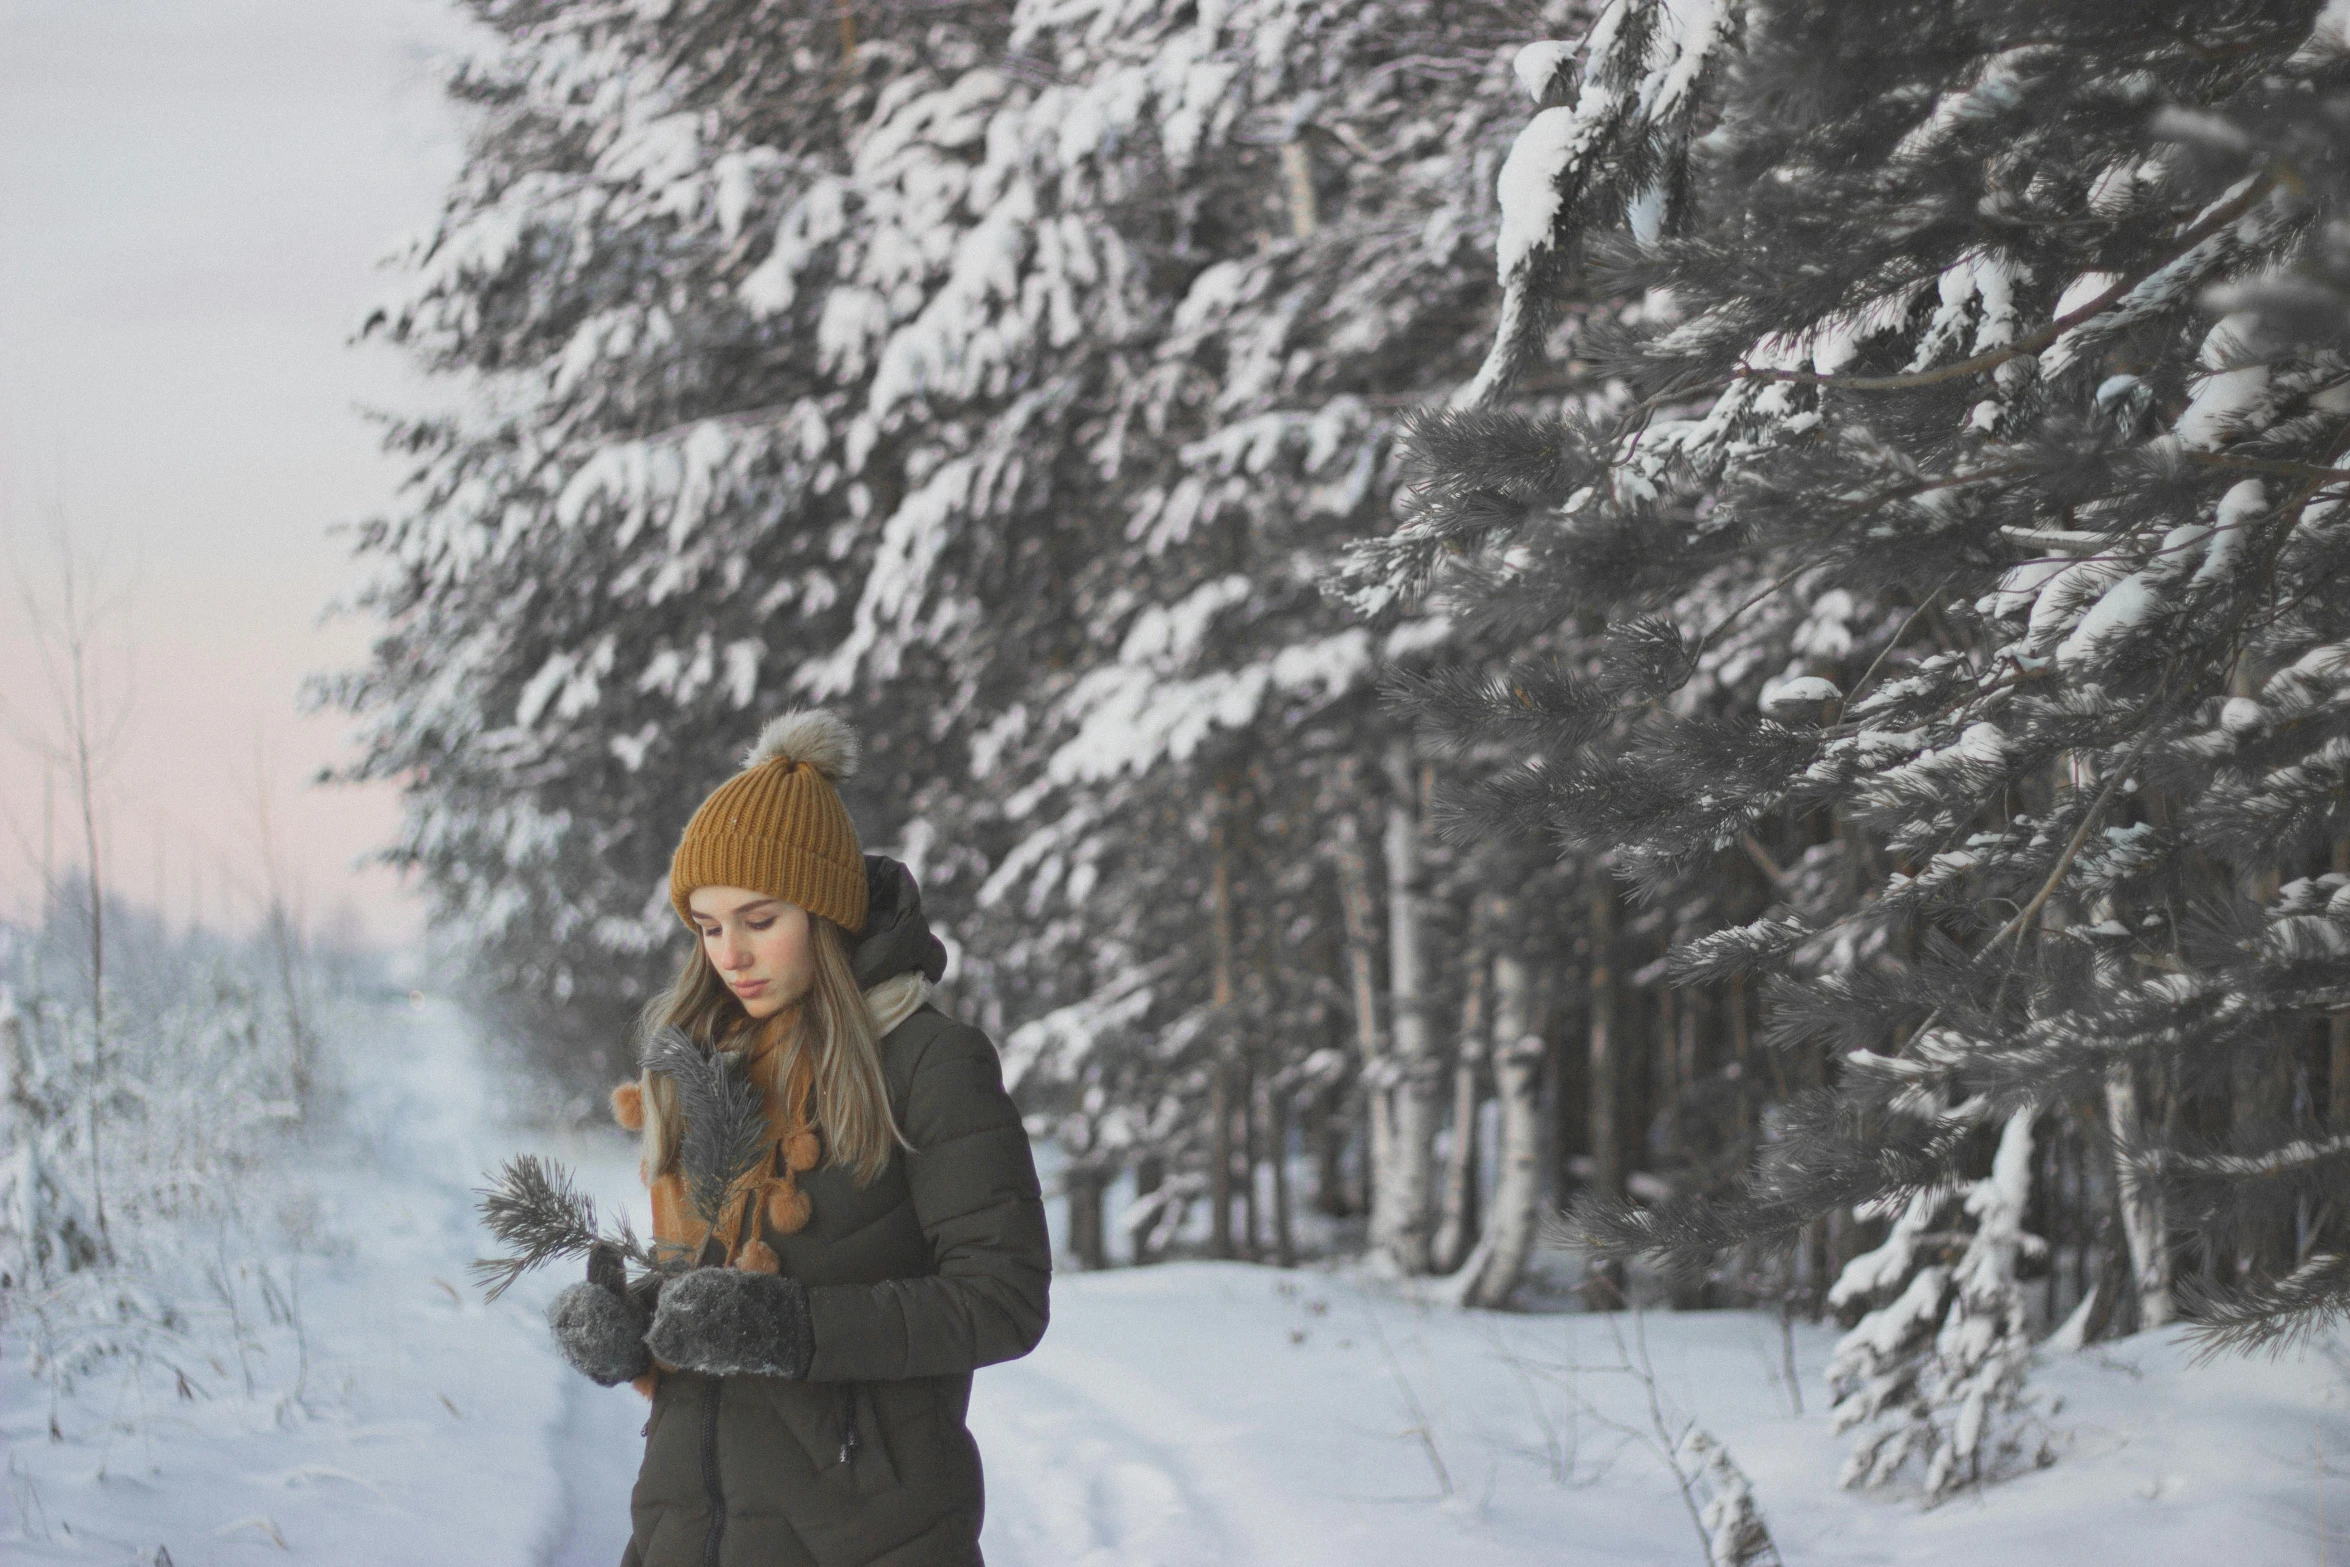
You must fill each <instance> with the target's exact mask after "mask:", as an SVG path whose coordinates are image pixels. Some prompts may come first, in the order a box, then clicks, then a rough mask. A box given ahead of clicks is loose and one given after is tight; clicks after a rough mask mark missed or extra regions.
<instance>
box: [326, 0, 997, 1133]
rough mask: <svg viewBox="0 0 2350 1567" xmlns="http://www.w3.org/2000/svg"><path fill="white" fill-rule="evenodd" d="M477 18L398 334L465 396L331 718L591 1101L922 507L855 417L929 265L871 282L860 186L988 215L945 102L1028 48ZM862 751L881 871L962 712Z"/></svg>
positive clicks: (941, 30)
mask: <svg viewBox="0 0 2350 1567" xmlns="http://www.w3.org/2000/svg"><path fill="white" fill-rule="evenodd" d="M471 9H472V10H473V12H474V14H475V15H476V16H477V17H478V18H479V19H480V20H481V21H482V22H484V23H485V24H487V26H488V27H489V28H490V29H491V30H492V31H493V33H494V35H495V37H496V39H497V40H498V43H497V44H496V46H495V47H494V48H493V49H492V50H491V51H490V52H488V53H486V54H485V55H484V56H483V57H482V58H478V59H475V60H472V61H470V62H467V63H466V64H465V65H464V66H463V67H462V68H461V69H460V70H459V71H458V72H457V73H456V74H455V76H454V77H453V79H452V82H451V91H452V93H453V95H454V96H455V97H456V98H457V99H458V100H459V101H460V102H461V103H465V104H470V105H472V106H473V107H474V108H475V109H476V111H477V114H478V125H477V129H476V132H475V135H474V141H473V145H472V149H471V154H470V158H469V161H468V164H467V167H466V169H465V171H464V173H463V175H462V176H461V178H460V180H459V181H458V184H457V186H456V188H455V189H454V190H453V191H452V193H451V196H450V199H449V202H448V207H447V211H446V212H445V214H444V216H443V218H442V219H441V221H440V223H439V224H438V226H437V227H436V229H435V230H434V231H433V232H432V233H431V234H429V235H427V236H425V237H424V238H422V239H420V240H419V241H418V242H416V244H415V245H414V246H413V247H412V248H411V250H410V252H409V255H408V257H407V258H406V267H405V275H404V276H403V278H402V280H401V285H400V287H399V289H398V291H397V292H396V294H395V295H394V297H393V298H391V299H390V300H388V301H387V302H386V303H385V304H384V305H383V306H382V307H381V308H380V309H379V310H378V311H377V312H376V313H375V314H374V316H373V317H372V318H371V320H370V323H369V325H370V328H371V330H376V331H380V332H381V333H382V335H384V336H385V337H387V338H388V339H389V340H391V341H392V342H394V343H396V344H398V345H400V346H401V347H403V348H405V349H406V350H407V351H408V352H410V353H411V354H413V355H414V356H416V357H417V358H418V359H419V360H420V361H421V362H422V363H423V364H425V365H426V366H427V367H428V368H430V369H432V370H434V371H436V372H439V373H441V374H443V375H445V376H448V377H450V378H451V379H453V380H456V381H459V382H461V383H462V386H463V392H464V395H463V397H462V398H454V399H452V401H453V402H456V403H457V405H458V406H457V411H454V412H451V413H448V414H446V415H441V416H435V417H424V418H413V419H405V420H400V421H396V422H394V423H393V424H392V425H391V427H390V434H389V443H390V445H391V447H392V449H393V450H395V451H397V452H399V453H402V454H404V455H405V456H407V457H408V458H409V459H410V460H411V462H412V464H413V467H412V471H411V477H410V480H409V483H408V487H407V495H406V505H405V506H404V508H403V509H402V510H400V511H399V512H397V513H395V514H393V515H390V516H387V517H384V518H380V519H377V520H374V521H372V522H370V523H368V524H367V525H366V526H365V527H364V528H363V529H362V531H361V533H360V535H359V553H360V555H361V556H362V558H363V559H364V560H366V561H368V562H369V563H370V564H371V565H372V566H373V567H374V577H373V580H372V582H371V583H370V585H369V586H368V587H367V588H366V589H365V590H364V591H363V592H362V593H361V594H360V596H359V603H360V607H361V608H363V609H364V610H366V611H368V612H371V613H372V614H373V615H375V616H377V617H379V618H380V619H381V621H382V622H383V624H384V630H383V634H382V636H381V638H380V639H379V641H378V643H377V645H376V648H375V652H374V657H373V659H372V662H371V664H370V666H369V667H368V668H366V669H364V670H362V671H359V672H356V673H354V674H351V675H348V676H345V677H343V678H341V679H339V680H337V681H334V682H331V683H329V685H328V686H327V688H326V694H327V695H328V696H329V697H330V698H331V699H332V700H334V701H336V702H338V703H340V704H341V705H343V706H345V707H347V708H348V709H350V710H352V711H353V712H355V713H357V714H358V715H359V716H360V717H361V718H362V720H363V723H364V734H365V738H366V750H365V753H364V756H363V759H362V760H361V762H359V763H358V764H357V765H356V767H355V768H354V769H353V771H354V773H355V774H356V775H358V776H364V777H387V778H396V779H399V780H401V781H402V783H403V787H404V789H405V791H406V802H407V818H406V826H405V829H404V835H403V838H402V841H401V843H400V844H399V846H398V847H397V849H396V850H395V857H396V858H398V859H400V860H402V861H403V862H405V863H409V864H412V865H414V866H416V867H417V868H418V869H419V870H420V871H421V873H422V879H423V882H424V885H425V886H426V888H427V890H428V892H429V893H430V895H431V897H432V900H433V905H434V915H435V923H436V926H437V928H438V930H439V932H440V933H441V935H442V936H443V937H444V938H445V939H447V941H448V942H449V945H450V947H451V948H452V950H454V951H455V952H457V953H459V954H462V955H463V956H464V957H465V958H466V959H468V960H469V961H470V962H471V963H472V964H473V965H474V967H475V969H476V973H477V977H478V978H479V979H480V980H482V981H483V988H484V990H485V991H486V993H487V995H488V997H489V998H490V999H492V1000H493V1001H496V1002H500V1003H504V1004H506V1005H508V1006H512V1007H516V1008H517V1009H518V1011H519V1019H518V1021H519V1022H520V1024H521V1027H520V1028H519V1029H518V1030H517V1032H518V1034H519V1035H520V1036H521V1037H522V1038H524V1039H526V1040H530V1041H533V1042H536V1043H539V1044H541V1045H543V1046H551V1047H554V1049H553V1050H552V1052H551V1053H552V1054H553V1055H554V1058H555V1059H554V1062H553V1064H555V1065H558V1066H569V1067H571V1068H572V1069H573V1075H572V1076H571V1078H570V1081H571V1082H573V1083H574V1084H577V1085H579V1086H583V1087H592V1086H593V1085H595V1084H596V1083H599V1082H600V1081H601V1080H602V1079H603V1078H604V1077H606V1076H608V1075H609V1074H610V1072H611V1071H612V1070H613V1068H614V1067H615V1066H616V1064H617V1063H618V1062H619V1061H620V1059H621V1053H620V1052H621V1051H622V1048H623V1046H622V1037H623V1033H624V1026H625V1020H626V1018H627V1017H628V1015H629V1014H630V1013H632V1012H633V1011H634V1009H635V1008H636V1007H637V1006H638V1005H640V1004H641V1001H642V998H643V996H644V995H645V994H646V993H647V987H648V986H649V985H652V984H655V983H657V982H658V976H659V974H660V971H661V970H662V969H663V968H664V967H665V965H666V964H667V963H668V962H669V961H670V959H669V956H668V954H667V952H666V950H665V947H666V945H667V943H669V942H670V941H671V940H672V939H673V937H674V925H675V920H674V916H673V915H671V914H670V913H669V912H668V911H667V909H666V907H665V899H664V897H663V895H662V894H661V893H660V891H659V888H660V885H661V872H662V868H663V866H664V865H665V863H666V859H667V855H668V853H669V849H670V846H671V845H672V844H673V842H674V839H675V833H676V829H677V828H678V826H679V825H680V824H681V823H682V820H683V817H684V814H685V813H686V812H688V811H690V810H691V808H692V805H693V803H694V801H695V800H696V799H697V798H698V797H699V795H700V793H701V791H702V790H703V789H704V788H706V787H707V785H708V782H709V780H710V779H711V778H712V777H713V776H716V775H718V774H720V773H722V772H723V770H724V769H725V768H726V767H727V766H728V765H730V764H731V761H732V760H733V756H734V753H735V751H736V750H737V748H738V747H739V746H740V745H741V744H742V743H743V741H744V738H745V737H746V736H747V735H748V733H749V732H750V731H751V730H752V729H753V728H754V727H755V722H756V720H757V718H758V717H759V716H761V715H762V714H763V713H765V712H767V711H770V710H772V709H774V708H777V707H780V706H783V705H787V704H788V703H789V702H790V701H792V700H794V699H795V686H794V679H795V677H796V676H797V675H798V674H799V673H800V672H801V671H802V670H803V669H804V668H805V667H806V666H807V665H808V664H809V663H810V662H812V661H813V660H814V659H815V658H816V657H817V656H818V655H820V654H823V653H826V652H829V651H830V650H831V649H832V648H833V647H835V646H836V645H838V644H839V643H840V642H841V641H842V640H843V639H844V638H846V637H848V636H850V635H851V634H852V632H853V629H854V623H853V619H852V614H851V611H852V608H853V606H854V605H855V604H856V602H857V596H858V594H859V593H860V592H861V591H862V590H863V588H864V586H865V579H866V577H867V575H868V570H867V568H868V566H869V565H870V563H871V562H872V560H873V558H874V556H875V554H876V551H877V550H882V549H885V548H886V541H884V540H880V539H877V538H876V537H875V532H876V530H875V527H874V526H873V519H874V518H875V516H876V513H877V512H882V511H885V510H886V508H887V507H888V506H889V504H890V501H889V499H888V498H889V497H890V496H892V495H895V494H897V493H899V492H901V491H902V490H904V489H905V488H906V487H907V480H906V476H905V470H904V467H903V465H902V464H901V465H895V466H893V465H892V464H891V463H890V462H887V461H877V460H876V459H875V456H874V453H873V451H872V447H873V444H874V443H873V439H872V436H871V435H870V433H869V432H868V431H867V429H866V427H865V426H863V425H860V424H859V422H858V418H857V415H858V408H859V401H860V398H859V395H858V394H859V392H860V390H861V388H862V386H863V385H864V383H865V382H867V381H869V380H870V379H871V378H872V376H873V375H874V373H875V371H874V367H873V366H872V364H871V363H870V362H869V359H868V357H867V342H866V337H865V333H866V322H867V318H868V316H869V315H870V313H871V308H874V307H876V302H882V303H880V304H879V305H878V308H880V310H881V315H882V318H883V320H884V322H886V320H887V319H888V318H889V315H890V312H891V310H892V309H893V308H894V309H895V310H897V311H898V312H899V313H901V314H903V313H907V312H909V311H910V310H911V309H912V308H913V307H914V306H915V305H918V304H919V303H920V300H919V292H920V291H919V288H918V286H917V281H918V280H914V279H907V278H904V277H902V276H900V277H898V279H897V286H900V287H901V288H905V287H913V288H914V289H915V294H916V297H914V298H912V299H899V300H898V301H897V302H896V304H895V305H894V306H891V305H889V304H887V303H886V302H885V301H884V296H883V295H882V294H879V293H876V292H875V287H876V286H877V285H876V283H875V281H874V280H873V279H872V278H871V277H870V276H869V274H871V273H872V272H873V271H874V270H875V269H880V270H881V271H883V272H885V273H892V274H895V273H900V272H902V270H903V263H904V261H905V260H906V258H907V257H908V256H909V255H911V256H913V257H916V258H919V257H920V256H921V254H922V252H921V249H920V247H919V246H915V247H913V248H912V249H911V250H910V251H909V250H908V247H907V245H906V244H905V242H904V240H903V236H902V235H900V237H899V238H898V240H897V242H896V243H895V244H894V245H891V246H883V247H881V249H882V250H883V251H884V254H883V255H882V256H880V257H879V258H876V257H875V256H874V255H872V254H871V253H870V249H868V250H864V251H851V250H850V249H849V248H848V247H847V246H846V245H845V242H844V234H845V231H846V230H847V229H848V228H849V227H850V226H851V222H852V219H853V218H854V217H855V216H856V214H857V213H858V212H859V210H860V207H859V201H860V195H859V194H858V193H853V192H852V191H851V190H849V189H848V188H846V186H845V185H844V176H845V175H846V174H847V173H848V171H849V169H850V167H851V165H852V164H854V163H856V162H857V161H858V160H859V159H860V158H862V159H863V160H864V161H865V162H866V163H867V164H868V165H878V168H873V169H870V170H869V171H868V172H869V176H870V177H869V178H867V179H866V180H865V181H864V183H863V184H862V185H861V186H859V187H858V191H859V192H861V193H863V197H864V199H871V200H876V201H879V200H882V199H883V198H887V197H890V196H893V195H894V196H898V197H904V196H905V195H906V190H907V187H908V185H909V184H913V185H917V186H919V187H920V188H921V189H922V191H924V192H925V193H927V194H928V195H929V196H930V198H931V199H932V201H933V203H934V205H944V206H947V207H956V206H959V205H960V204H961V202H962V201H963V200H964V198H965V196H966V195H967V194H968V193H967V192H966V191H964V190H962V189H961V188H960V187H958V186H957V185H956V183H955V181H954V180H952V179H951V178H948V179H943V180H942V179H941V178H939V177H938V175H939V171H941V170H949V171H951V170H953V169H956V168H960V167H961V166H962V164H961V163H960V161H959V157H960V154H959V153H958V152H957V151H956V149H959V148H964V147H967V146H968V145H969V141H970V138H971V136H972V135H973V134H974V121H973V120H972V118H971V116H970V115H969V114H967V113H966V114H964V115H962V116H961V117H960V118H958V117H957V116H956V115H955V114H954V113H953V112H951V111H952V109H953V104H952V103H951V102H949V103H944V104H942V102H941V100H942V97H946V98H951V91H950V90H949V89H948V88H947V87H946V86H945V85H944V84H946V83H947V82H949V81H950V80H952V79H956V78H957V76H958V73H960V72H961V71H962V70H963V68H964V67H966V66H968V65H969V64H970V63H971V61H972V60H973V58H974V57H975V55H976V53H977V52H978V48H979V46H978V44H977V43H976V42H975V41H974V40H975V39H977V38H981V37H987V36H991V34H990V31H989V30H990V29H991V27H995V26H997V25H999V24H998V20H997V19H996V18H995V17H994V14H993V13H991V12H990V11H988V10H987V8H984V7H982V8H979V9H976V10H974V9H969V8H964V9H961V10H958V11H956V12H955V13H953V14H952V15H949V16H940V15H932V14H928V13H921V14H917V15H915V16H913V17H912V18H911V19H908V18H899V17H895V16H894V14H892V15H889V16H886V17H883V16H875V15H868V17H867V23H868V27H867V33H866V35H865V36H864V37H863V38H861V39H860V38H858V37H856V36H855V35H854V34H852V33H844V32H842V31H841V29H840V27H839V23H838V19H837V18H834V17H831V16H829V15H827V16H824V17H821V18H815V19H809V18H797V17H785V16H782V15H781V14H780V13H777V12H775V11H773V10H772V8H769V7H765V6H761V5H756V4H751V3H748V0H680V3H678V4H674V5H668V6H635V7H619V8H583V7H577V6H566V5H553V4H541V3H535V0H532V3H524V0H479V3H477V4H474V5H472V6H471ZM885 20H886V21H888V22H889V23H890V25H888V26H881V25H878V24H880V23H881V22H883V21H885ZM876 33H878V34H879V35H880V36H875V34H876ZM876 142H879V143H881V144H882V146H881V148H880V149H879V150H878V151H876V150H875V147H874V143H876ZM893 156H894V159H895V161H893ZM909 169H910V171H911V172H909ZM893 210H894V209H893ZM898 216H899V217H900V218H901V219H903V220H904V221H924V220H936V219H938V218H940V217H941V216H942V214H940V213H938V212H936V211H933V212H930V213H928V214H914V215H912V216H911V217H908V216H907V215H905V214H903V213H900V214H898ZM843 272H845V273H847V274H848V275H847V276H846V277H845V278H843V277H840V276H838V275H837V274H840V273H843ZM888 284H889V279H888V278H886V277H885V278H883V279H881V280H880V282H879V285H878V286H884V287H886V286H888ZM860 312H863V313H860ZM886 455H888V454H885V456H886ZM854 716H855V719H856V721H857V723H858V727H859V729H860V732H861V734H862V735H863V737H864V740H865V742H866V751H867V757H868V762H869V764H870V765H869V766H868V767H867V769H866V771H865V774H864V778H863V780H861V783H860V788H861V790H862V792H863V795H864V798H862V799H861V800H860V802H859V804H860V808H861V811H862V813H863V814H864V815H865V816H866V819H867V820H869V821H871V820H874V819H875V818H877V817H878V818H879V820H880V822H881V823H882V824H883V832H884V834H886V830H887V829H886V824H887V822H888V821H889V820H890V818H891V817H892V815H894V814H895V813H896V811H897V808H898V802H896V801H893V800H892V799H890V798H889V796H888V791H889V788H890V786H891V784H892V783H893V782H895V781H899V780H902V779H903V778H904V777H905V776H906V772H905V770H904V769H903V768H900V767H896V766H894V765H893V757H895V756H898V755H902V754H903V753H904V751H905V749H906V748H907V747H909V746H911V745H914V744H916V743H918V742H920V743H927V742H928V741H929V740H930V739H931V738H932V737H933V732H934V725H933V722H932V720H933V718H934V716H935V710H934V709H933V708H932V707H931V706H930V705H929V704H921V705H916V704H913V703H907V702H897V703H886V702H874V703H870V704H867V705H863V706H860V707H859V708H858V710H857V711H856V713H855V715H854Z"/></svg>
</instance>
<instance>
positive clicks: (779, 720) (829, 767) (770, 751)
mask: <svg viewBox="0 0 2350 1567" xmlns="http://www.w3.org/2000/svg"><path fill="white" fill-rule="evenodd" d="M774 761H785V762H798V763H800V764H801V765H802V766H804V767H813V768H815V769H816V771H818V772H820V773H822V774H823V775H824V776H825V777H827V778H830V779H833V780H835V781H836V782H837V781H838V780H840V779H843V778H849V777H853V776H854V775H855V774H856V771H857V732H856V731H855V730H853V729H851V728H850V727H849V726H848V721H847V720H846V719H844V718H842V717H841V716H840V715H839V714H838V713H835V712H833V711H832V710H831V709H829V708H823V707H795V708H793V709H792V710H791V711H790V712H788V713H779V714H777V715H776V716H775V717H773V718H771V719H769V720H767V724H766V727H765V728H763V729H761V730H760V731H759V738H758V739H757V740H755V741H753V742H752V743H751V748H750V749H749V750H748V751H746V752H744V753H743V767H744V769H745V770H746V771H747V770H748V769H750V768H753V767H757V766H759V765H760V764H762V763H765V762H774Z"/></svg>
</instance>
